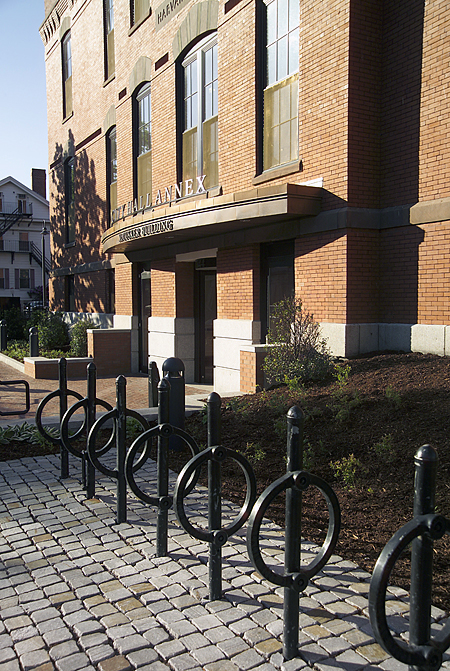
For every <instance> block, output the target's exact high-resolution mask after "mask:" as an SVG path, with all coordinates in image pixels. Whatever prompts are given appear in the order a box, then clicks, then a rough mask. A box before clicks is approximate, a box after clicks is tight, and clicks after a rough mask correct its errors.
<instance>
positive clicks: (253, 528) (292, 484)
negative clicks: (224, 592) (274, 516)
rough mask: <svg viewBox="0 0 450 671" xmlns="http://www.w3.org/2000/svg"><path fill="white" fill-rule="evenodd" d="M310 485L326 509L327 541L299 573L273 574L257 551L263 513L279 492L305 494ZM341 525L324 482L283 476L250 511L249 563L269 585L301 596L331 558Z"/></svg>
mask: <svg viewBox="0 0 450 671" xmlns="http://www.w3.org/2000/svg"><path fill="white" fill-rule="evenodd" d="M310 485H313V486H314V487H316V488H317V489H318V490H319V491H320V492H321V493H322V495H323V497H324V498H325V501H326V503H327V506H328V515H329V523H328V531H327V535H326V538H325V540H324V543H323V545H322V547H321V548H320V550H319V552H318V554H317V555H316V557H315V558H314V559H313V560H312V561H311V562H310V563H309V564H308V565H307V566H305V567H302V568H301V570H300V571H299V572H293V573H286V574H284V575H282V574H280V573H276V572H275V571H273V570H272V569H271V568H269V567H268V566H267V564H266V563H265V562H264V560H263V558H262V555H261V550H260V547H259V534H260V528H261V523H262V521H263V518H264V515H265V512H266V510H267V508H268V507H269V505H270V504H271V503H272V501H273V500H274V499H275V498H276V497H277V496H278V495H279V494H281V493H282V492H284V491H286V490H287V489H290V488H295V489H297V491H300V492H304V491H306V489H308V487H309V486H310ZM340 524H341V511H340V506H339V501H338V499H337V497H336V494H335V493H334V491H333V489H332V488H331V487H330V485H329V484H328V483H327V482H325V480H322V478H319V477H318V476H317V475H313V474H312V473H308V472H307V471H296V472H294V473H286V474H285V475H283V476H281V477H280V478H278V480H275V482H273V483H272V484H271V485H269V487H267V489H266V490H265V491H264V492H263V493H262V494H261V496H260V497H259V498H258V500H257V502H256V503H255V505H254V507H253V510H252V514H251V516H250V519H249V523H248V530H247V547H248V551H249V555H250V560H251V562H252V564H253V565H254V567H255V568H256V570H257V571H258V572H259V573H260V574H261V575H262V576H263V578H266V580H268V581H269V582H272V583H274V584H275V585H278V586H279V587H292V588H293V589H295V590H296V591H298V592H302V591H303V590H304V589H306V587H307V586H308V582H309V580H310V578H312V577H313V576H314V575H316V574H317V573H318V572H319V571H320V569H321V568H322V567H323V566H325V564H326V563H327V561H328V560H329V558H330V557H331V555H332V554H333V552H334V549H335V547H336V543H337V540H338V536H339V531H340ZM299 543H300V539H299Z"/></svg>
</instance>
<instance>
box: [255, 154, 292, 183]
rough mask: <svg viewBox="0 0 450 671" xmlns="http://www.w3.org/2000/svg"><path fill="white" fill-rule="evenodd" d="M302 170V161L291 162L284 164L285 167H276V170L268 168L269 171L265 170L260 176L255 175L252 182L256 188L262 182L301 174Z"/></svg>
mask: <svg viewBox="0 0 450 671" xmlns="http://www.w3.org/2000/svg"><path fill="white" fill-rule="evenodd" d="M301 170H302V161H301V159H300V160H299V161H292V162H291V163H286V164H285V165H281V166H278V167H276V168H270V170H265V171H264V172H262V173H261V174H260V175H256V176H255V177H254V178H253V180H252V182H253V184H254V185H255V186H256V185H258V184H263V183H264V182H269V181H270V180H271V179H279V178H280V177H285V176H286V175H293V174H294V173H295V172H301Z"/></svg>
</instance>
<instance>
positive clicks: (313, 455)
mask: <svg viewBox="0 0 450 671" xmlns="http://www.w3.org/2000/svg"><path fill="white" fill-rule="evenodd" d="M324 455H325V448H324V445H323V441H322V440H319V442H318V444H317V445H311V443H310V442H309V441H305V442H304V443H303V468H304V469H305V470H306V471H309V470H311V469H313V468H314V467H315V466H316V465H317V464H318V463H319V461H320V460H321V459H322V458H323V457H324Z"/></svg>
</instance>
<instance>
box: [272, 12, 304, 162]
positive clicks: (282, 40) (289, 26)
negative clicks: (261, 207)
mask: <svg viewBox="0 0 450 671" xmlns="http://www.w3.org/2000/svg"><path fill="white" fill-rule="evenodd" d="M264 1H265V4H266V12H267V21H266V26H267V29H266V81H265V89H264V146H263V168H264V170H268V169H269V168H273V167H276V166H278V165H283V164H285V163H289V162H290V161H294V160H296V159H297V158H298V64H299V0H264Z"/></svg>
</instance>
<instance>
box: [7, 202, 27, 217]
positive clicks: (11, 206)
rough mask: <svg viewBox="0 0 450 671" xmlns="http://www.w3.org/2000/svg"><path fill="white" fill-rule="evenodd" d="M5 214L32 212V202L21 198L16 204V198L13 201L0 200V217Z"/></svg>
mask: <svg viewBox="0 0 450 671" xmlns="http://www.w3.org/2000/svg"><path fill="white" fill-rule="evenodd" d="M5 214H23V215H30V214H33V203H31V202H28V201H25V200H23V201H21V204H20V205H17V200H16V201H14V202H8V201H4V200H3V201H2V200H0V217H1V216H3V215H5Z"/></svg>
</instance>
